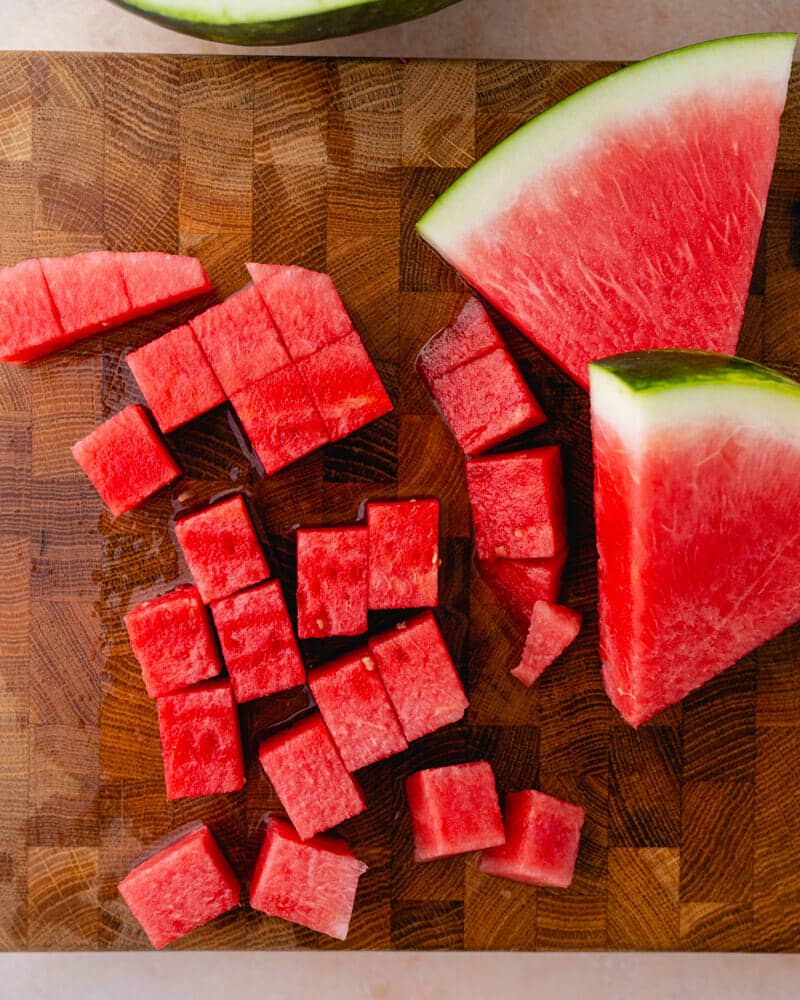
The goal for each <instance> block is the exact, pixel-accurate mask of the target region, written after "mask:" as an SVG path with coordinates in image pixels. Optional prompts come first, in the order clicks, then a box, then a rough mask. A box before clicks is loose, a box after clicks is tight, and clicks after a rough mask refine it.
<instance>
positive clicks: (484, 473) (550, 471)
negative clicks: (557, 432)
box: [467, 445, 567, 559]
mask: <svg viewBox="0 0 800 1000" xmlns="http://www.w3.org/2000/svg"><path fill="white" fill-rule="evenodd" d="M467 487H468V489H469V498H470V503H471V505H472V517H473V520H474V522H475V546H476V549H477V551H478V558H479V559H543V558H544V559H546V558H549V557H550V556H554V555H555V554H556V553H557V552H558V551H559V549H562V548H563V547H564V545H565V543H566V538H567V529H566V515H565V510H564V484H563V480H562V473H561V454H560V451H559V448H558V446H557V445H549V446H548V447H545V448H532V449H530V450H528V451H516V452H509V453H508V454H504V455H492V456H490V457H487V458H475V459H473V460H472V461H470V462H467Z"/></svg>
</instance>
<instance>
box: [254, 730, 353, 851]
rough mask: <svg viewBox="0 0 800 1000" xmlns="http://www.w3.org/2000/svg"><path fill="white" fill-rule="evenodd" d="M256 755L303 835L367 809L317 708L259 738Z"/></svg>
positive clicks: (313, 833)
mask: <svg viewBox="0 0 800 1000" xmlns="http://www.w3.org/2000/svg"><path fill="white" fill-rule="evenodd" d="M258 758H259V760H260V761H261V766H262V767H263V768H264V771H265V772H266V775H267V777H268V778H269V780H270V782H271V783H272V787H273V788H274V789H275V792H276V794H277V796H278V798H279V799H280V800H281V805H282V806H283V808H284V809H285V810H286V812H287V814H288V816H289V819H290V820H291V822H292V824H293V825H294V828H295V829H296V830H297V832H298V834H299V835H300V837H301V838H302V839H303V840H308V839H309V838H310V837H313V836H314V835H315V834H317V833H322V832H323V831H324V830H330V828H331V827H333V826H336V825H337V824H338V823H343V822H344V821H345V820H346V819H350V818H351V817H352V816H357V815H358V814H359V813H362V812H363V811H364V810H365V809H366V803H365V802H364V796H363V795H362V793H361V789H360V788H359V787H358V785H357V784H356V782H355V780H354V779H353V778H352V777H351V776H350V774H349V773H348V771H347V768H346V767H345V766H344V764H343V763H342V759H341V757H340V756H339V752H338V750H337V749H336V744H335V743H334V742H333V739H332V737H331V734H330V733H329V732H328V730H327V728H326V726H325V723H324V722H323V721H322V716H321V715H320V714H319V712H314V713H313V714H312V715H309V716H307V717H306V718H305V719H302V720H301V721H300V722H297V723H295V724H294V725H292V726H290V727H289V728H288V729H284V730H283V731H282V732H280V733H278V734H276V735H275V736H270V737H269V738H268V739H266V740H264V741H263V743H262V744H261V746H260V747H259V748H258Z"/></svg>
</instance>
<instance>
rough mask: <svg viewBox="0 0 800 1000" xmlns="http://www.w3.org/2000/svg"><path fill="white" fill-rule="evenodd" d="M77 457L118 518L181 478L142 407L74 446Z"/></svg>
mask: <svg viewBox="0 0 800 1000" xmlns="http://www.w3.org/2000/svg"><path fill="white" fill-rule="evenodd" d="M72 455H73V458H74V459H75V461H76V462H77V463H78V465H80V467H81V468H82V469H83V471H84V472H85V473H86V475H87V476H88V477H89V480H90V481H91V483H92V485H93V486H94V488H95V489H96V490H97V492H98V493H99V494H100V497H101V499H102V500H103V503H104V504H105V505H106V507H108V509H109V510H110V511H111V513H112V514H113V515H114V516H115V517H118V516H119V515H120V514H124V513H125V512H126V511H128V510H132V509H133V508H134V507H138V506H139V505H140V504H142V503H144V501H145V500H147V498H148V497H150V496H152V495H153V494H154V493H157V492H158V491H159V490H160V489H161V488H162V487H164V486H166V485H167V484H168V483H171V482H172V481H173V479H177V478H178V476H179V475H180V474H181V470H180V469H179V468H178V466H177V465H176V464H175V461H174V460H173V458H172V456H171V455H170V453H169V452H168V451H167V449H166V447H165V446H164V443H163V441H162V440H161V438H160V437H159V436H158V434H156V432H155V431H154V430H153V427H152V425H151V424H150V421H149V420H148V419H147V416H146V415H145V412H144V410H143V409H142V407H141V406H126V407H125V409H124V410H120V412H119V413H116V414H115V415H114V416H113V417H111V418H110V419H108V420H106V422H105V423H103V424H100V426H99V427H97V428H95V430H93V431H92V433H91V434H87V436H86V437H85V438H82V439H81V440H80V441H77V442H76V443H75V444H74V445H73V446H72Z"/></svg>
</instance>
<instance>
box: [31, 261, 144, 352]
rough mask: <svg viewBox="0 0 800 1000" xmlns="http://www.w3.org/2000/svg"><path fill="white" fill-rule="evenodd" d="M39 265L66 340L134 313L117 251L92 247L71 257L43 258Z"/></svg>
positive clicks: (114, 324)
mask: <svg viewBox="0 0 800 1000" xmlns="http://www.w3.org/2000/svg"><path fill="white" fill-rule="evenodd" d="M41 264H42V270H43V271H44V277H45V280H46V281H47V287H48V288H49V289H50V294H51V295H52V297H53V303H54V304H55V307H56V311H57V312H58V316H59V319H60V320H61V326H62V327H63V329H64V334H65V335H66V337H67V338H69V340H78V339H79V338H81V337H86V336H88V335H89V334H91V333H96V332H97V331H98V330H105V329H108V327H110V326H118V325H119V324H120V323H124V322H125V321H126V320H128V319H130V318H131V316H132V315H133V308H132V306H131V301H130V299H129V298H128V293H127V291H126V289H125V282H124V281H123V279H122V268H121V267H120V264H119V261H118V260H117V259H116V254H113V253H110V252H109V251H108V250H95V251H92V252H90V253H79V254H76V255H75V256H74V257H42V259H41Z"/></svg>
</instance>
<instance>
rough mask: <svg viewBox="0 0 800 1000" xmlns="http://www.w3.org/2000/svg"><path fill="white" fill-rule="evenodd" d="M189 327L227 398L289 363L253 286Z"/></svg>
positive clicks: (226, 300) (275, 330)
mask: <svg viewBox="0 0 800 1000" xmlns="http://www.w3.org/2000/svg"><path fill="white" fill-rule="evenodd" d="M189 323H190V326H191V328H192V329H193V330H194V332H195V335H196V337H197V339H198V340H199V341H200V346H201V347H202V348H203V350H204V351H205V353H206V357H207V358H208V360H209V363H210V364H211V367H212V368H213V369H214V374H215V375H216V376H217V378H218V379H219V382H220V385H221V386H222V388H223V389H224V390H225V394H226V395H227V396H232V395H233V394H234V393H235V392H238V391H239V390H240V389H246V388H247V386H248V385H252V384H253V382H258V380H259V379H261V378H263V377H264V376H265V375H271V374H272V372H275V371H278V370H279V369H280V368H285V367H286V365H288V364H290V363H291V358H290V357H289V355H288V354H287V353H286V348H285V347H284V346H283V341H282V340H281V338H280V334H279V333H278V330H277V328H276V326H275V324H274V323H273V321H272V316H271V315H270V313H269V310H268V309H267V307H266V306H265V305H264V301H263V299H262V298H261V296H260V295H259V293H258V290H257V289H256V288H255V287H254V286H253V285H249V286H248V287H246V288H243V289H242V290H241V291H240V292H237V293H236V294H235V295H231V296H230V298H227V299H225V301H224V302H220V303H219V305H216V306H212V307H211V308H210V309H206V311H205V312H203V313H200V315H199V316H195V317H194V319H192V320H190V321H189Z"/></svg>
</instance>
